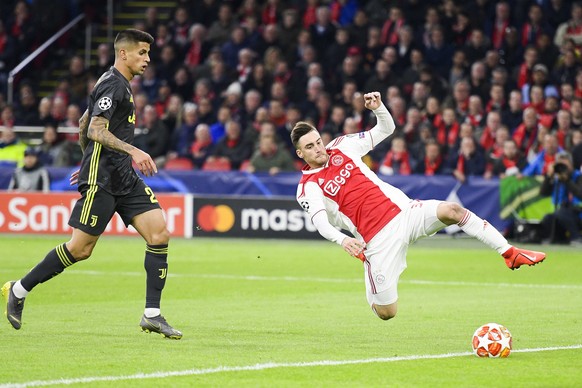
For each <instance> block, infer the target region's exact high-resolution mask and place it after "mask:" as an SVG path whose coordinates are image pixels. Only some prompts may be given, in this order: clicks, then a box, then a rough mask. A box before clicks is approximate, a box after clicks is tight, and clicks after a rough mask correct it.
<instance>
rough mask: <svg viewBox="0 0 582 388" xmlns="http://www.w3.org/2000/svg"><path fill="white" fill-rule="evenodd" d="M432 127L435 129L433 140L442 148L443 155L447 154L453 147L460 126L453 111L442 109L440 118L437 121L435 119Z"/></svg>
mask: <svg viewBox="0 0 582 388" xmlns="http://www.w3.org/2000/svg"><path fill="white" fill-rule="evenodd" d="M434 125H435V129H436V134H435V138H436V140H437V142H438V143H439V144H440V145H441V147H443V150H444V151H445V153H448V152H449V150H451V149H453V148H454V147H455V145H456V144H457V139H458V137H459V130H460V125H459V122H458V121H457V116H456V115H455V111H454V110H453V109H452V108H446V109H444V110H443V114H442V118H441V119H438V117H437V118H436V122H435V123H434Z"/></svg>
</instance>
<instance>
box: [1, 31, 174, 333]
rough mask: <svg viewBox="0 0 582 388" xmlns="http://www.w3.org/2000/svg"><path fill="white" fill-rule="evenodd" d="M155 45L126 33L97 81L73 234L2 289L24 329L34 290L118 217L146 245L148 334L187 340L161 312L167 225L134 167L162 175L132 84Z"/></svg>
mask: <svg viewBox="0 0 582 388" xmlns="http://www.w3.org/2000/svg"><path fill="white" fill-rule="evenodd" d="M153 41H154V39H153V37H152V36H151V35H150V34H148V33H146V32H143V31H139V30H135V29H128V30H124V31H122V32H120V33H119V34H118V35H117V37H116V38H115V43H114V49H115V63H114V65H113V66H112V67H111V68H110V69H109V70H108V71H107V72H105V73H104V74H103V75H102V76H101V78H100V79H99V80H98V81H97V84H96V85H95V88H94V89H93V91H92V92H91V96H90V99H89V107H88V109H87V110H86V111H85V113H84V114H83V117H82V118H81V120H80V121H79V134H80V140H79V143H80V146H81V148H82V149H83V160H82V162H81V167H80V170H79V171H77V172H75V173H73V174H72V176H71V183H72V184H75V183H78V185H79V186H78V187H79V192H80V193H81V198H80V199H79V200H78V201H77V203H76V205H75V207H74V208H73V212H72V214H71V218H70V220H69V225H70V226H71V227H72V228H73V233H72V237H71V239H70V240H69V241H68V242H66V243H63V244H61V245H59V246H57V247H56V248H55V249H53V250H52V251H50V252H49V253H48V254H47V255H46V257H45V258H44V260H42V261H41V262H40V263H38V264H37V265H36V267H34V268H33V269H32V270H31V271H30V272H29V273H28V274H26V275H25V276H24V277H23V278H22V279H20V280H18V281H9V282H7V283H6V284H4V286H3V287H2V294H3V295H4V297H5V298H6V316H7V318H8V321H9V322H10V323H11V324H12V326H13V327H14V328H15V329H17V330H18V329H20V327H21V325H22V310H23V307H24V299H25V297H26V296H27V294H28V292H30V291H31V290H32V289H33V288H34V287H35V286H36V285H37V284H39V283H44V282H45V281H47V280H49V279H51V278H52V277H54V276H56V275H58V274H59V273H61V272H63V270H64V269H65V268H67V267H69V266H71V265H73V264H74V263H76V262H77V261H80V260H85V259H88V258H89V256H91V252H92V251H93V248H94V247H95V244H96V243H97V240H98V239H99V236H100V235H101V234H102V233H103V231H104V230H105V227H106V226H107V224H108V222H109V221H110V220H111V218H112V217H113V215H114V213H115V212H117V213H119V215H120V216H121V218H122V219H123V222H124V223H125V224H126V226H128V225H132V226H133V227H134V228H135V229H136V230H137V231H138V232H139V234H140V235H141V236H142V237H143V238H144V240H145V241H146V251H145V264H144V266H145V270H146V278H147V280H146V303H145V311H144V315H143V316H142V319H141V322H140V327H141V329H142V330H143V331H145V332H148V333H149V332H154V333H160V334H161V335H163V336H164V337H166V338H171V339H180V338H182V333H181V332H180V331H178V330H176V329H174V328H173V327H172V326H170V325H169V324H168V322H167V321H166V320H165V319H164V317H163V316H162V315H161V314H160V299H161V296H162V290H163V288H164V285H165V282H166V277H167V268H168V264H167V256H168V242H169V232H168V230H167V228H166V221H165V219H164V216H163V214H162V209H161V208H160V205H159V204H158V200H157V199H156V197H155V195H154V193H153V191H152V190H151V189H150V188H149V187H148V186H146V184H145V183H144V182H143V180H142V179H141V178H140V177H139V176H138V175H137V173H136V172H135V170H134V169H133V166H132V162H133V163H135V165H136V166H138V168H139V170H140V171H141V173H142V174H144V175H145V176H151V175H153V174H155V173H157V168H156V165H155V163H154V161H153V160H152V158H151V157H150V155H148V154H147V153H145V152H143V151H142V150H140V149H138V148H136V147H134V146H133V145H131V143H132V141H133V134H134V128H135V107H134V104H133V96H132V93H131V86H130V84H129V81H130V80H131V79H132V78H133V77H134V76H136V75H141V74H143V72H144V71H145V69H146V67H147V66H148V64H149V62H150V57H149V51H150V45H151V44H152V43H153Z"/></svg>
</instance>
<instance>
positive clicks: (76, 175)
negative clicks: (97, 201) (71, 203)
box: [69, 170, 81, 186]
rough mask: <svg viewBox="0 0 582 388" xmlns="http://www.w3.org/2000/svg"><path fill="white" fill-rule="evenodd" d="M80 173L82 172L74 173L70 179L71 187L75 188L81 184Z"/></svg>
mask: <svg viewBox="0 0 582 388" xmlns="http://www.w3.org/2000/svg"><path fill="white" fill-rule="evenodd" d="M79 171H81V170H77V171H73V173H72V174H71V177H70V178H69V183H70V184H71V186H75V185H76V184H77V183H79Z"/></svg>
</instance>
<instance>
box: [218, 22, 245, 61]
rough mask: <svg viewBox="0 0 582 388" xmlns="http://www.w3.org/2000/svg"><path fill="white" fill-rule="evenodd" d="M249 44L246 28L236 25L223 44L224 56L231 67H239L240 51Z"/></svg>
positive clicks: (222, 51)
mask: <svg viewBox="0 0 582 388" xmlns="http://www.w3.org/2000/svg"><path fill="white" fill-rule="evenodd" d="M247 45H248V43H247V42H246V33H245V30H244V28H242V27H240V26H235V27H234V28H233V29H232V32H231V33H230V39H228V40H227V41H226V42H225V43H224V44H223V45H222V46H221V53H222V58H223V60H224V63H225V64H226V66H228V68H229V69H231V70H235V69H236V68H237V65H238V62H239V52H240V51H241V50H242V49H244V48H246V47H247ZM237 70H238V69H237Z"/></svg>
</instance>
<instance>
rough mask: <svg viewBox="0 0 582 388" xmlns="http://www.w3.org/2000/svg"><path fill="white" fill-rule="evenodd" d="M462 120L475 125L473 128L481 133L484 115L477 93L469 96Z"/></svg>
mask: <svg viewBox="0 0 582 388" xmlns="http://www.w3.org/2000/svg"><path fill="white" fill-rule="evenodd" d="M464 121H465V122H468V123H471V125H472V126H474V127H475V130H476V131H478V132H479V133H481V129H482V128H483V125H484V124H485V115H484V110H483V103H482V101H481V97H479V96H477V95H475V96H471V97H469V109H468V111H467V114H466V115H465V120H464Z"/></svg>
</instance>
